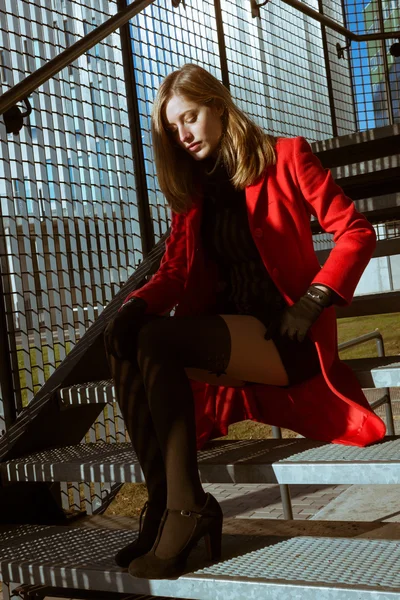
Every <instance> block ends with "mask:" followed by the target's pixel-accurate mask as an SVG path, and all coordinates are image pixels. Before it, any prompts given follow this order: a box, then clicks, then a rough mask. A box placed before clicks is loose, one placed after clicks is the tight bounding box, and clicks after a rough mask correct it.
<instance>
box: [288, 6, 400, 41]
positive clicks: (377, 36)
mask: <svg viewBox="0 0 400 600" xmlns="http://www.w3.org/2000/svg"><path fill="white" fill-rule="evenodd" d="M283 2H285V3H286V4H289V6H291V7H292V8H295V9H296V10H299V11H300V12H302V13H304V14H305V15H308V16H309V17H312V18H313V19H315V20H316V21H319V23H322V25H325V26H326V27H329V28H330V29H333V30H334V31H337V33H341V34H342V35H344V36H345V37H346V38H349V39H350V40H352V41H355V42H367V41H372V40H388V39H397V38H398V37H399V36H400V31H398V32H395V31H385V32H383V33H363V34H358V33H354V32H353V31H350V30H349V29H347V28H346V27H344V26H343V25H339V23H336V21H334V20H333V19H330V18H329V17H327V16H326V15H323V14H322V13H320V12H318V11H317V10H314V9H313V8H310V7H309V6H307V5H306V4H305V3H304V2H299V0H283Z"/></svg>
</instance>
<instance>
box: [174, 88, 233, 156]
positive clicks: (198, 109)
mask: <svg viewBox="0 0 400 600" xmlns="http://www.w3.org/2000/svg"><path fill="white" fill-rule="evenodd" d="M222 113H223V108H217V107H215V106H208V105H205V104H197V102H193V101H192V100H188V99H187V98H185V97H184V96H178V95H176V94H174V95H173V96H172V97H171V99H170V100H169V101H168V103H167V106H166V109H165V116H166V121H167V125H166V126H167V129H168V131H169V132H170V133H171V134H172V135H173V137H174V138H175V140H176V141H177V143H178V144H179V146H181V147H182V148H183V149H184V150H186V152H188V153H189V154H190V156H192V157H193V158H194V160H199V161H200V160H203V159H204V158H207V157H208V156H214V155H216V154H217V149H218V144H219V142H220V139H221V136H222V120H221V116H222Z"/></svg>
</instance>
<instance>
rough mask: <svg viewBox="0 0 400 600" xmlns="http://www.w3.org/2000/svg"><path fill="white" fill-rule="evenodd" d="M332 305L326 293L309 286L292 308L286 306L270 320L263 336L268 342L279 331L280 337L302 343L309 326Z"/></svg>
mask: <svg viewBox="0 0 400 600" xmlns="http://www.w3.org/2000/svg"><path fill="white" fill-rule="evenodd" d="M331 304H332V301H331V295H330V294H329V293H328V292H324V291H323V290H321V289H319V288H317V287H316V286H315V285H311V286H310V287H309V288H308V290H307V292H306V293H305V294H304V296H302V297H301V298H300V300H298V301H297V302H296V303H295V304H293V306H286V307H285V308H284V309H283V310H282V311H281V312H280V313H279V314H278V315H276V318H275V319H273V320H272V322H271V323H270V325H269V326H268V328H267V331H266V333H265V335H264V338H265V339H266V340H270V339H271V338H272V337H273V336H274V334H275V333H276V332H277V331H278V330H279V332H280V334H281V335H285V334H286V335H288V336H289V337H290V339H291V340H294V339H297V340H298V341H299V342H302V341H303V340H304V338H305V337H306V335H307V331H308V330H309V329H310V327H311V325H312V324H313V323H315V321H316V320H317V319H318V317H319V316H320V314H321V313H322V311H323V310H324V308H326V307H327V306H330V305H331Z"/></svg>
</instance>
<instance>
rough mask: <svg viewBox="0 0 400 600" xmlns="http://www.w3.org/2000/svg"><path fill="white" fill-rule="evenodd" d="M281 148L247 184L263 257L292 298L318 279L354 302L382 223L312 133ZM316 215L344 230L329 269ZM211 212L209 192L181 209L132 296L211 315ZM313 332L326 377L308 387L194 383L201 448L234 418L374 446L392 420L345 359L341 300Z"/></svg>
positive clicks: (155, 305) (161, 308) (161, 307)
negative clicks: (204, 237)
mask: <svg viewBox="0 0 400 600" xmlns="http://www.w3.org/2000/svg"><path fill="white" fill-rule="evenodd" d="M276 151H277V163H276V165H273V166H270V167H268V168H267V169H266V171H265V173H264V174H263V176H262V177H261V178H260V179H259V180H258V181H257V182H256V183H255V184H253V185H251V186H249V187H247V188H246V203H247V211H248V218H249V224H250V230H251V233H252V235H253V238H254V241H255V243H256V245H257V248H258V250H259V252H260V255H261V257H262V259H263V262H264V264H265V266H266V268H267V270H268V272H269V274H270V275H271V277H272V279H273V280H274V282H275V284H276V285H277V287H278V288H279V290H280V291H281V293H282V295H283V297H284V298H285V300H286V302H287V303H288V305H292V304H293V303H294V302H296V301H297V300H298V299H299V298H300V296H302V295H303V294H304V293H305V292H306V290H307V288H308V286H309V285H310V284H311V283H313V282H315V283H321V284H326V285H327V286H329V287H330V288H332V289H333V290H334V291H335V292H337V294H339V296H340V297H341V298H342V300H343V302H342V303H343V305H347V304H349V303H350V302H351V300H352V297H353V294H354V290H355V288H356V286H357V283H358V281H359V279H360V277H361V274H362V272H363V271H364V269H365V267H366V265H367V264H368V262H369V260H370V258H371V255H372V253H373V251H374V248H375V245H376V237H375V232H374V229H373V227H372V226H371V225H370V224H369V223H368V221H367V220H366V219H365V217H364V216H363V215H361V214H360V213H358V212H357V211H356V209H355V206H354V203H353V202H352V201H351V200H350V198H348V197H347V196H346V195H345V194H344V192H343V190H342V189H341V188H340V187H339V186H338V185H337V184H336V183H335V182H334V180H333V178H332V175H331V173H330V171H329V170H328V169H324V168H323V166H322V165H321V163H320V161H319V160H318V158H317V157H316V156H315V155H314V154H313V153H312V150H311V147H310V145H309V144H308V142H307V141H306V140H305V139H304V138H303V137H296V138H280V139H279V140H278V142H277V146H276ZM310 214H313V215H315V216H316V217H317V218H318V220H319V222H320V224H321V226H322V227H323V228H324V230H325V231H327V232H329V233H332V234H333V236H334V241H335V247H334V248H333V249H332V251H331V253H330V255H329V258H328V260H327V261H326V263H325V264H324V266H323V267H322V268H321V267H320V265H319V263H318V259H317V256H316V254H315V252H314V248H313V241H312V236H311V230H310ZM201 215H202V199H201V198H198V199H196V200H195V201H194V205H193V207H192V208H190V209H189V210H188V211H187V212H186V213H185V214H181V215H175V214H173V216H172V224H171V235H170V237H169V238H168V240H167V243H166V252H165V255H164V257H163V259H162V261H161V265H160V268H159V270H158V271H157V273H156V274H155V275H154V276H153V277H152V279H151V280H150V281H149V282H148V283H147V284H146V285H145V286H144V287H142V288H140V289H139V290H136V291H135V292H133V293H132V294H130V295H129V296H128V298H130V297H131V296H132V295H134V296H139V297H141V298H143V299H144V300H145V301H146V302H147V304H148V309H147V312H148V313H155V314H164V313H165V312H167V311H169V310H170V309H172V308H173V307H174V306H175V305H177V308H176V313H175V314H176V315H195V314H203V313H205V312H207V307H208V306H210V305H211V304H212V301H213V295H214V290H215V282H216V272H215V268H214V267H213V265H212V264H207V263H206V261H205V258H204V256H203V252H202V246H201V239H200V224H201ZM128 298H127V299H128ZM310 336H311V338H312V340H313V341H314V342H315V345H316V348H317V351H318V355H319V359H320V362H321V369H322V374H320V375H317V376H315V377H313V378H312V379H309V380H308V381H306V382H303V383H301V384H298V385H294V386H290V387H289V388H280V387H277V386H271V385H265V384H253V385H251V386H246V387H242V388H237V387H231V388H229V387H224V386H215V385H209V384H205V383H199V382H192V388H193V392H194V397H195V402H196V419H197V439H198V447H199V448H200V447H201V446H202V444H203V443H204V442H205V441H206V440H207V439H209V438H212V437H218V436H221V435H225V434H226V433H227V430H228V425H229V424H230V423H235V422H237V421H241V420H245V419H252V420H254V421H261V422H263V423H268V424H270V425H278V426H281V427H286V428H288V429H292V430H294V431H297V432H298V433H300V434H302V435H303V436H305V437H308V438H312V439H315V440H321V441H328V442H334V443H343V444H350V445H355V446H364V445H366V444H370V443H371V442H374V441H377V440H379V439H381V438H382V437H383V436H384V435H385V425H384V423H383V421H382V420H381V419H380V418H379V417H377V416H376V415H375V414H374V413H373V412H372V411H371V409H370V408H369V404H368V402H367V400H366V398H365V396H364V394H363V392H362V390H361V388H360V385H359V383H358V381H357V379H356V377H355V375H354V374H353V372H352V371H351V369H349V368H348V367H347V366H346V365H345V364H344V363H343V362H342V361H340V359H339V356H338V351H337V328H336V315H335V309H334V307H330V308H328V309H325V310H324V312H323V313H322V315H321V316H320V317H319V319H318V320H317V321H316V323H314V325H313V326H312V327H311V330H310Z"/></svg>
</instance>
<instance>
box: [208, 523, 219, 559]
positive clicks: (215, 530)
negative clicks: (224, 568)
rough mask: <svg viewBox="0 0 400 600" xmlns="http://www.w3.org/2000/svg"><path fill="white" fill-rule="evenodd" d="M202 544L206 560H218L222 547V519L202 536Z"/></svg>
mask: <svg viewBox="0 0 400 600" xmlns="http://www.w3.org/2000/svg"><path fill="white" fill-rule="evenodd" d="M204 542H205V545H206V552H207V558H208V560H219V559H220V558H221V546H222V519H221V520H218V521H217V522H216V523H213V525H212V526H211V527H210V529H209V531H208V532H207V533H206V534H205V536H204Z"/></svg>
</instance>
